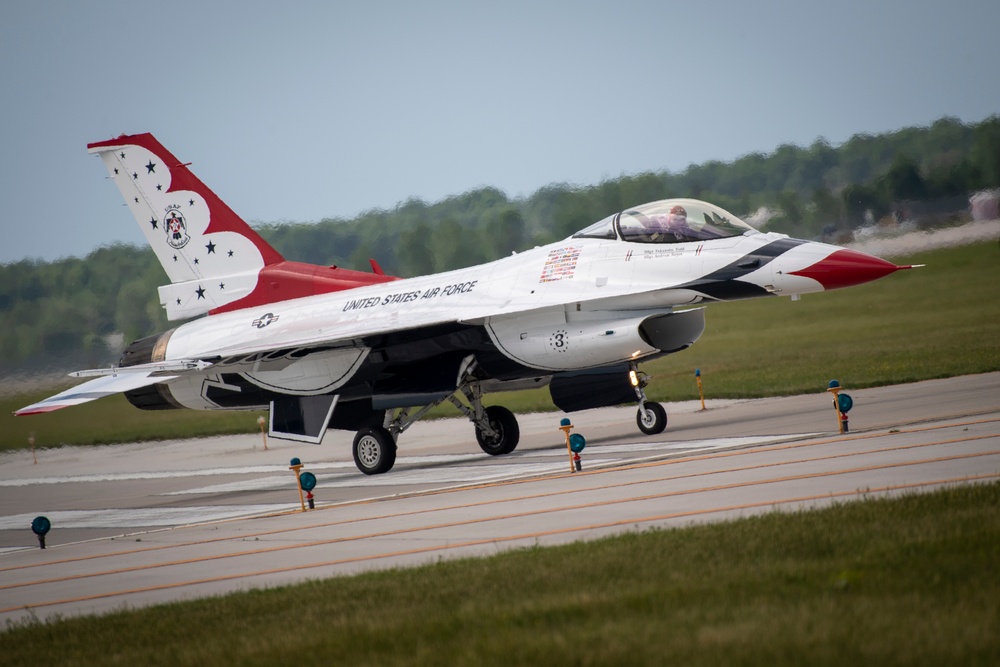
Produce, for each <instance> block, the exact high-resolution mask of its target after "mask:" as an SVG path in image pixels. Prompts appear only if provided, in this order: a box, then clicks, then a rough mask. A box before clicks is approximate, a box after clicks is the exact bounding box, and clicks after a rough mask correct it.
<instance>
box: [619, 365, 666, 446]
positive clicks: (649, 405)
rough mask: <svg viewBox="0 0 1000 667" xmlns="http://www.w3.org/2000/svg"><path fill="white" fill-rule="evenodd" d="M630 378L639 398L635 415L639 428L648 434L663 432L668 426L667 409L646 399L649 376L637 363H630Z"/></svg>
mask: <svg viewBox="0 0 1000 667" xmlns="http://www.w3.org/2000/svg"><path fill="white" fill-rule="evenodd" d="M628 377H629V380H630V381H631V382H632V387H633V388H635V395H636V398H638V399H639V410H638V412H636V415H635V423H636V425H637V426H638V427H639V430H640V431H642V432H643V433H645V434H646V435H656V434H657V433H662V432H663V430H664V429H665V428H667V411H666V410H664V409H663V406H662V405H660V404H659V403H654V402H652V401H648V400H646V391H645V389H646V385H647V384H649V376H648V375H646V374H645V373H643V372H641V371H640V370H639V367H638V366H637V365H636V364H635V363H632V364H629V371H628Z"/></svg>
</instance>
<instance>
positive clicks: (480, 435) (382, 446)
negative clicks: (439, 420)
mask: <svg viewBox="0 0 1000 667" xmlns="http://www.w3.org/2000/svg"><path fill="white" fill-rule="evenodd" d="M474 367H475V361H473V360H472V358H471V357H470V358H469V359H468V360H467V361H466V362H465V363H464V364H463V371H462V374H461V376H462V377H463V378H464V379H463V380H462V381H461V382H460V384H459V386H458V389H456V390H455V393H454V394H451V395H449V396H446V397H444V398H442V399H440V400H438V401H435V402H433V403H431V404H430V405H425V406H423V407H422V408H420V409H419V410H417V411H416V412H414V413H413V414H412V415H411V414H410V409H411V408H401V409H400V410H399V411H398V412H397V413H396V415H395V416H394V417H393V416H391V415H389V414H387V415H386V417H385V421H384V423H382V424H380V425H371V426H366V427H364V428H362V429H361V430H360V431H358V433H357V435H356V436H355V437H354V464H355V465H356V466H357V467H358V470H360V471H361V472H363V473H365V474H366V475H378V474H380V473H384V472H388V471H389V470H390V469H392V466H393V464H394V463H395V462H396V440H398V439H399V434H400V433H402V432H403V431H405V430H406V429H408V428H410V426H412V425H413V424H414V423H415V422H416V421H417V420H418V419H420V418H421V417H423V416H424V415H425V414H427V412H428V411H430V410H431V409H432V408H435V407H437V406H438V405H440V404H441V403H444V402H445V401H449V402H450V403H451V404H452V405H454V406H455V407H456V408H458V410H459V411H460V412H462V413H463V414H464V415H465V416H466V417H468V418H469V421H471V422H472V423H473V424H475V427H476V440H477V441H478V442H479V446H480V447H481V448H482V450H483V451H484V452H486V453H487V454H489V455H491V456H499V455H501V454H510V453H511V452H512V451H514V448H515V447H517V443H518V441H519V440H520V438H521V430H520V428H519V427H518V425H517V417H515V416H514V413H513V412H511V411H510V410H508V409H507V408H505V407H503V406H500V405H491V406H489V407H483V391H482V388H481V387H480V386H479V383H478V382H476V381H475V380H472V379H470V377H469V374H470V373H471V371H472V369H473V368H474ZM459 394H462V395H463V396H465V398H466V400H467V401H468V402H469V405H466V404H465V403H463V402H462V401H460V400H459V399H458V395H459ZM470 406H471V407H470ZM660 430H663V429H660Z"/></svg>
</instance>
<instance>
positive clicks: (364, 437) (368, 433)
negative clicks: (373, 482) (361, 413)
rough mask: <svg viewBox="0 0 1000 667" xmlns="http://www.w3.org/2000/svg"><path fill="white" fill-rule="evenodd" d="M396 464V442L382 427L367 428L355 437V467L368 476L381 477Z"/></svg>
mask: <svg viewBox="0 0 1000 667" xmlns="http://www.w3.org/2000/svg"><path fill="white" fill-rule="evenodd" d="M394 463H396V441H395V440H394V439H393V437H392V434H391V433H389V431H387V430H385V429H384V428H382V427H381V426H366V427H364V428H363V429H361V430H359V431H358V434H357V435H355V436H354V465H356V466H357V467H358V470H360V471H361V472H363V473H364V474H366V475H380V474H382V473H384V472H388V471H389V470H391V469H392V466H393V464H394Z"/></svg>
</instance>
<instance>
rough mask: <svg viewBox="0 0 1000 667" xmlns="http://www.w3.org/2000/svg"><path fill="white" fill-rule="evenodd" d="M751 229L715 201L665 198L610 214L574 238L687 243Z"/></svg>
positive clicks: (731, 234)
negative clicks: (715, 203) (712, 202)
mask: <svg viewBox="0 0 1000 667" xmlns="http://www.w3.org/2000/svg"><path fill="white" fill-rule="evenodd" d="M749 231H754V229H753V227H751V226H750V225H748V224H747V223H745V222H743V221H742V220H740V219H739V218H737V217H736V216H735V215H733V214H732V213H729V212H728V211H725V210H723V209H721V208H719V207H718V206H715V205H714V204H709V203H708V202H703V201H698V200H697V199H663V200H661V201H655V202H652V203H649V204H643V205H642V206H636V207H634V208H630V209H626V210H624V211H622V212H621V213H615V214H614V215H609V216H608V217H606V218H604V219H603V220H601V221H600V222H595V223H594V224H592V225H591V226H590V227H587V228H586V229H584V230H582V231H580V232H577V233H576V234H574V235H573V238H575V239H581V238H587V239H621V240H622V241H628V242H630V243H684V242H687V241H709V240H711V239H724V238H727V237H730V236H741V235H743V234H745V233H746V232H749Z"/></svg>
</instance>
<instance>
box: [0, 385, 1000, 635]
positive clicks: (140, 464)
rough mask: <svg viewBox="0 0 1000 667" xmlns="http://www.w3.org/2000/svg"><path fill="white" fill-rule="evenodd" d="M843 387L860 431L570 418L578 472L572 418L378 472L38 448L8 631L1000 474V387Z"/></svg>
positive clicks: (225, 441)
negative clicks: (579, 439) (45, 621)
mask: <svg viewBox="0 0 1000 667" xmlns="http://www.w3.org/2000/svg"><path fill="white" fill-rule="evenodd" d="M846 390H847V391H848V393H850V394H851V395H852V396H853V398H854V402H855V407H854V409H853V410H852V411H851V413H850V417H851V420H850V431H849V432H848V433H846V434H840V433H839V432H838V427H837V421H836V417H835V412H834V409H833V406H832V402H831V397H830V396H829V395H828V394H822V393H817V394H810V395H804V396H793V397H785V398H773V399H760V400H750V401H712V400H709V401H708V402H707V407H708V409H707V410H704V411H702V410H700V409H699V408H700V405H699V404H698V403H697V402H690V403H682V404H670V405H668V406H667V408H668V413H669V415H670V423H669V426H668V428H667V430H666V431H665V432H664V433H662V434H660V435H658V436H643V435H641V434H640V433H639V432H638V430H637V429H636V426H635V410H634V408H613V409H602V410H592V411H587V412H583V413H578V414H575V415H571V417H572V419H573V421H574V425H575V427H576V431H577V432H580V433H582V434H584V435H585V436H586V438H587V448H586V449H585V450H584V452H583V470H582V471H581V472H572V465H571V463H570V461H569V458H568V455H567V451H566V447H565V444H564V440H563V435H562V433H561V432H560V431H559V430H558V425H559V419H560V418H561V417H563V416H564V415H561V414H533V415H521V416H519V422H520V425H521V431H522V439H521V444H520V445H519V446H518V449H517V451H516V452H514V453H513V454H512V455H509V456H504V457H496V458H494V457H489V456H487V455H485V454H483V453H482V452H480V450H479V449H478V447H477V446H476V444H475V440H474V436H473V433H472V427H471V425H470V424H469V423H468V422H467V421H462V420H442V421H436V422H426V423H419V424H417V425H415V426H414V427H413V428H411V429H410V430H409V431H407V432H406V433H404V434H403V436H402V437H401V439H400V455H399V458H398V459H397V462H396V466H395V468H394V469H393V470H392V471H390V472H389V473H387V474H384V475H378V476H372V477H368V476H365V475H362V474H361V473H359V472H358V471H357V470H356V468H355V467H354V463H353V461H352V459H351V453H350V437H349V434H346V433H339V432H331V433H330V435H329V436H328V437H327V438H326V442H325V443H324V444H323V445H321V446H316V447H313V446H309V445H301V444H296V443H287V442H281V441H276V440H269V441H268V448H267V449H266V450H265V449H264V446H263V442H262V440H261V436H260V434H259V433H256V434H254V433H249V434H247V435H245V436H233V437H223V438H210V439H201V440H188V441H172V442H159V443H141V444H131V445H117V446H112V447H67V448H59V449H49V450H42V451H41V452H39V454H38V463H37V464H35V463H34V462H33V460H32V457H31V454H30V452H13V453H8V454H5V455H3V456H2V457H0V623H2V622H4V621H5V620H11V619H18V618H23V617H25V616H26V615H29V614H33V615H35V616H38V617H45V616H48V615H50V614H61V615H72V614H83V613H96V612H103V611H108V610H110V609H114V608H119V607H122V606H124V605H128V606H130V607H135V606H141V605H146V604H155V603H158V602H165V601H172V600H178V599H189V598H195V597H201V596H205V595H212V594H219V593H225V592H229V591H233V590H242V589H247V588H251V587H261V586H269V585H277V584H284V583H289V582H295V581H302V580H305V579H310V578H319V577H326V576H332V575H338V574H349V573H353V572H358V571H363V570H370V569H375V568H385V567H398V566H407V565H414V564H420V563H424V562H429V561H432V560H436V559H438V558H453V557H461V556H469V555H486V554H492V553H496V552H497V551H500V550H504V549H511V548H517V547H523V546H528V545H536V544H541V545H551V544H558V543H562V542H567V541H573V540H580V539H593V538H597V537H601V536H604V535H609V534H613V533H616V532H622V531H627V530H636V529H645V528H649V527H652V526H661V527H667V526H679V525H686V524H689V523H692V522H700V521H716V520H720V519H725V518H730V517H736V516H746V515H749V514H753V513H759V512H770V511H774V510H790V509H799V508H807V507H819V506H823V505H826V504H829V503H831V502H837V501H847V500H852V499H856V498H859V497H862V496H866V495H891V494H898V493H906V492H914V491H924V490H929V489H933V488H936V487H940V486H943V485H950V484H965V483H976V482H989V481H995V480H997V479H1000V373H990V374H983V375H974V376H965V377H960V378H952V379H947V380H934V381H929V382H921V383H914V384H907V385H897V386H893V387H882V388H875V389H863V390H856V391H852V390H851V388H850V387H846ZM251 428H252V426H251ZM292 457H298V458H300V459H301V460H302V461H303V463H304V464H305V470H308V471H310V472H312V473H314V474H315V475H316V477H317V478H318V481H319V483H318V486H317V489H316V491H315V495H316V501H317V505H316V509H315V510H310V511H306V512H303V511H301V507H300V503H299V497H298V492H297V490H296V486H295V477H294V474H293V473H292V472H291V471H290V470H289V469H288V464H289V460H290V458H292ZM39 515H44V516H46V517H48V518H49V519H50V520H51V522H52V525H53V529H52V531H51V532H50V533H49V535H48V537H47V540H46V541H47V548H46V549H45V550H41V549H39V548H38V543H37V540H36V538H35V536H34V535H33V534H32V533H31V530H30V527H29V526H30V523H31V520H32V519H33V518H34V517H35V516H39Z"/></svg>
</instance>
